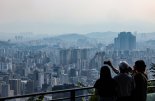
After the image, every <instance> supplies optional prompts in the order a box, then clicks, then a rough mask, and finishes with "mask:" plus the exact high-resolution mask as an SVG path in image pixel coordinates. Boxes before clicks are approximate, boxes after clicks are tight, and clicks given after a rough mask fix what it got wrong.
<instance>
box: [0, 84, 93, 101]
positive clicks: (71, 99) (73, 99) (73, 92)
mask: <svg viewBox="0 0 155 101" xmlns="http://www.w3.org/2000/svg"><path fill="white" fill-rule="evenodd" d="M89 89H93V87H84V88H74V89H66V90H57V91H51V92H44V93H33V94H27V95H21V96H13V97H2V98H0V101H5V100H11V99H17V98H27V97H36V96H44V95H48V94H57V93H66V92H70V97H64V98H57V99H52V100H51V101H59V100H67V99H70V101H75V99H76V98H82V97H88V96H92V94H86V95H79V96H76V94H75V93H76V91H82V90H89Z"/></svg>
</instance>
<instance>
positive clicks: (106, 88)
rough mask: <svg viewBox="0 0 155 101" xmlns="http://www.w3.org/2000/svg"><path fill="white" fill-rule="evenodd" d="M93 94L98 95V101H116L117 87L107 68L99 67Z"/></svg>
mask: <svg viewBox="0 0 155 101" xmlns="http://www.w3.org/2000/svg"><path fill="white" fill-rule="evenodd" d="M94 88H95V93H96V95H99V97H100V98H99V99H100V100H99V101H116V96H117V95H116V94H117V88H118V85H117V83H116V81H115V80H114V79H113V78H112V77H111V72H110V69H109V67H108V66H103V67H101V71H100V78H99V79H98V80H97V81H96V83H95V85H94Z"/></svg>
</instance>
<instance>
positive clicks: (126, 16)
mask: <svg viewBox="0 0 155 101" xmlns="http://www.w3.org/2000/svg"><path fill="white" fill-rule="evenodd" d="M154 4H155V1H154V0H149V1H148V0H130V1H124V0H117V1H114V0H108V1H107V0H102V1H100V0H91V1H90V0H78V1H76V0H52V1H51V0H46V1H43V0H27V1H21V0H14V1H8V0H1V1H0V14H1V17H0V32H11V33H14V32H35V33H49V34H62V33H88V32H104V31H114V32H121V31H132V32H134V31H138V32H154V31H155V30H154V26H155V15H154V14H155V13H154V12H155V8H154Z"/></svg>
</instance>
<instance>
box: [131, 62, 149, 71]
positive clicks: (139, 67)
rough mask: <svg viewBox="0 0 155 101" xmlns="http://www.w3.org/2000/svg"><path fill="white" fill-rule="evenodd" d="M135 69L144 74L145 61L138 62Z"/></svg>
mask: <svg viewBox="0 0 155 101" xmlns="http://www.w3.org/2000/svg"><path fill="white" fill-rule="evenodd" d="M134 69H135V70H137V71H138V72H141V73H144V72H145V69H146V65H145V62H144V61H143V60H137V61H136V62H135V65H134Z"/></svg>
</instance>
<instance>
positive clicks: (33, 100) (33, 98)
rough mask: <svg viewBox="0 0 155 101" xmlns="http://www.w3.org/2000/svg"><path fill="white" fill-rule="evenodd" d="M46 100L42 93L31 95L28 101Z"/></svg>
mask: <svg viewBox="0 0 155 101" xmlns="http://www.w3.org/2000/svg"><path fill="white" fill-rule="evenodd" d="M43 100H44V96H43V95H41V96H39V97H30V98H29V99H28V100H27V101H43Z"/></svg>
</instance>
